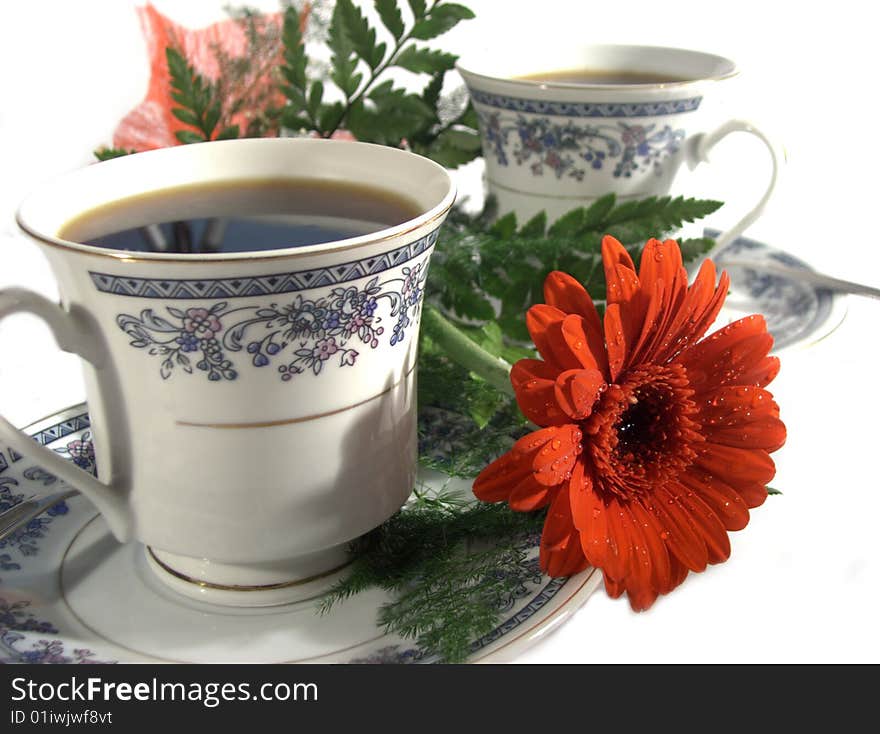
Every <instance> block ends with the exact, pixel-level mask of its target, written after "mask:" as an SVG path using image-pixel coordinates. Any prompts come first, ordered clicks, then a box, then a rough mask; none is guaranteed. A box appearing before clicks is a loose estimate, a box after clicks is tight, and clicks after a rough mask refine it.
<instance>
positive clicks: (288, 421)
mask: <svg viewBox="0 0 880 734" xmlns="http://www.w3.org/2000/svg"><path fill="white" fill-rule="evenodd" d="M415 369H416V368H415V366H413V367H410V368H409V370H407V372H406V373H405V374H404V375H403V377H401V378H400V379H399V380H398V381H397V382H395V383H394V384H393V385H392V386H391V387H387V388H385V389H384V390H383V391H382V392H378V393H376V394H375V395H371V396H370V397H368V398H364V399H363V400H360V401H358V402H357V403H352V404H351V405H345V406H343V407H342V408H336V410H328V411H326V412H325V413H315V414H313V415H304V416H302V417H301V418H282V419H280V420H275V421H257V422H254V423H197V422H195V421H176V424H177V425H178V426H187V427H189V428H219V429H223V430H246V429H249V428H274V427H275V426H289V425H293V424H294V423H307V422H308V421H313V420H317V419H318V418H326V417H327V416H331V415H336V414H338V413H344V412H346V411H347V410H353V409H354V408H359V407H360V406H362V405H366V404H367V403H369V402H371V401H373V400H375V399H376V398H381V397H382V396H383V395H387V394H388V393H390V392H391V391H392V390H393V389H394V388H395V387H397V386H398V385H400V384H401V383H402V382H403V381H404V380H406V379H407V378H408V377H409V376H410V375H411V374H412V373H413V372H415Z"/></svg>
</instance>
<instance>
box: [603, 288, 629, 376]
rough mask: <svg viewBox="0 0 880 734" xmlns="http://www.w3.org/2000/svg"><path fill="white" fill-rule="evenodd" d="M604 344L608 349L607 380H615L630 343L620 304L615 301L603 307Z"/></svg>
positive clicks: (626, 355) (621, 368)
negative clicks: (608, 378)
mask: <svg viewBox="0 0 880 734" xmlns="http://www.w3.org/2000/svg"><path fill="white" fill-rule="evenodd" d="M605 344H606V347H607V349H608V375H609V377H610V378H611V379H610V380H609V382H617V378H618V377H619V376H620V373H621V370H623V365H624V364H625V363H626V359H627V357H628V356H629V347H630V346H631V344H632V342H631V341H630V339H629V338H628V337H627V330H626V329H625V328H624V325H623V316H622V314H621V311H620V305H619V304H617V303H613V304H611V305H610V306H608V307H607V308H606V309H605Z"/></svg>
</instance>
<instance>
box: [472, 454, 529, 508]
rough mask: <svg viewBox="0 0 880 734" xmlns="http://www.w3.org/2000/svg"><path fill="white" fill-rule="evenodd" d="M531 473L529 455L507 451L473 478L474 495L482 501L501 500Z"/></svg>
mask: <svg viewBox="0 0 880 734" xmlns="http://www.w3.org/2000/svg"><path fill="white" fill-rule="evenodd" d="M531 474H532V462H531V457H530V456H528V455H525V454H518V453H514V452H513V451H509V452H508V453H506V454H503V455H502V456H500V457H498V458H497V459H495V461H493V462H492V463H491V464H489V466H487V467H486V468H485V469H483V471H481V472H480V474H479V476H477V478H476V479H475V480H474V486H473V492H474V495H475V496H476V498H477V499H479V500H482V501H483V502H501V501H502V500H506V499H507V498H508V497H509V496H510V493H511V492H512V491H513V489H514V488H515V487H516V486H517V485H518V484H519V483H520V482H521V481H522V480H523V479H525V478H526V477H529V476H531Z"/></svg>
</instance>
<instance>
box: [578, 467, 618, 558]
mask: <svg viewBox="0 0 880 734" xmlns="http://www.w3.org/2000/svg"><path fill="white" fill-rule="evenodd" d="M569 501H570V503H571V516H572V522H573V523H574V526H575V527H576V528H577V529H578V531H579V532H580V542H581V547H582V548H583V552H584V555H585V556H586V557H587V560H589V562H590V563H591V564H592V565H593V566H596V567H597V568H603V567H604V566H605V556H606V554H607V552H608V524H607V520H606V511H605V503H604V502H603V501H602V498H601V497H599V495H598V494H597V493H596V492H595V491H594V489H593V481H592V478H591V476H590V475H589V473H588V472H586V471H585V467H584V462H583V461H578V462H577V464H575V467H574V469H573V470H572V473H571V480H570V482H569Z"/></svg>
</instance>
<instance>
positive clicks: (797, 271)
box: [718, 257, 880, 298]
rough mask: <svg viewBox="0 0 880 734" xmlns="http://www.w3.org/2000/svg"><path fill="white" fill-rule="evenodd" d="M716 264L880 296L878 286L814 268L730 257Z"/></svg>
mask: <svg viewBox="0 0 880 734" xmlns="http://www.w3.org/2000/svg"><path fill="white" fill-rule="evenodd" d="M718 265H719V266H720V267H722V268H727V269H731V270H732V269H733V268H748V269H749V270H754V271H756V272H758V273H768V274H770V275H779V276H782V277H785V278H788V279H790V280H798V281H801V282H802V283H809V284H810V285H814V286H816V287H818V288H825V289H827V290H830V291H837V292H839V293H852V294H853V295H856V296H867V297H868V298H880V288H874V287H873V286H870V285H863V284H862V283H853V282H852V281H849V280H842V279H840V278H832V277H831V276H830V275H825V274H824V273H817V272H816V271H814V270H806V269H802V268H793V267H790V266H788V265H783V264H782V263H776V262H768V261H767V260H761V261H752V260H745V259H739V258H736V257H732V258H724V257H722V258H719V260H718Z"/></svg>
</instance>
